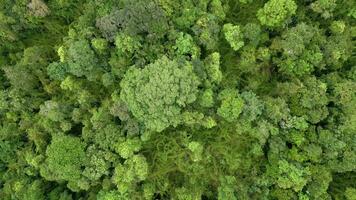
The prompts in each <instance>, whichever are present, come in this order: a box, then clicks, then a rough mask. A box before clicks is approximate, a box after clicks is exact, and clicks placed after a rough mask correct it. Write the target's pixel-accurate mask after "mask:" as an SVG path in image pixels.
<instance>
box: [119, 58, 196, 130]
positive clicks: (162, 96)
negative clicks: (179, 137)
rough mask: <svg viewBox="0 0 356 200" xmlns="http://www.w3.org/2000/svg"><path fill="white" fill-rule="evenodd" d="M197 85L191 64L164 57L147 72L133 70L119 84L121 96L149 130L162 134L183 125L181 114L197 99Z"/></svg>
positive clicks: (146, 70)
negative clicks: (167, 129) (171, 127)
mask: <svg viewBox="0 0 356 200" xmlns="http://www.w3.org/2000/svg"><path fill="white" fill-rule="evenodd" d="M198 85H199V81H198V78H197V76H196V75H195V74H194V72H193V68H192V65H191V64H190V63H189V62H186V61H181V62H179V61H175V60H170V59H168V58H167V57H162V58H160V59H159V60H157V61H156V62H155V63H152V64H149V65H147V66H146V67H145V68H144V69H138V68H135V67H131V69H129V70H128V71H127V72H126V74H125V77H124V79H123V80H122V81H121V83H120V86H121V88H122V90H121V94H120V96H121V99H122V100H123V101H124V102H125V103H126V104H127V106H128V108H129V110H130V111H131V112H132V114H133V115H134V116H135V118H137V119H138V120H139V121H140V122H141V123H143V124H144V125H145V126H146V127H147V129H149V130H153V131H158V132H161V131H163V130H164V129H165V128H167V127H169V126H177V125H178V124H179V123H180V114H181V111H182V110H183V109H184V107H186V106H187V105H189V104H190V103H193V102H194V101H195V100H196V98H197V92H198V88H197V87H198Z"/></svg>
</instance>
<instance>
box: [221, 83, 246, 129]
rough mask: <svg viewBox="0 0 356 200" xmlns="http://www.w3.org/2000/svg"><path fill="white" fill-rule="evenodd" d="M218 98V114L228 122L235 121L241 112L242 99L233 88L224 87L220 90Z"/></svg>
mask: <svg viewBox="0 0 356 200" xmlns="http://www.w3.org/2000/svg"><path fill="white" fill-rule="evenodd" d="M218 99H219V100H220V101H221V105H220V107H219V108H218V110H217V113H218V115H219V116H221V117H222V118H224V119H225V120H226V121H228V122H233V121H235V120H236V119H237V118H238V117H239V116H240V114H241V112H242V109H243V106H244V101H243V100H242V98H241V97H240V96H239V95H238V92H237V91H236V90H234V89H225V90H223V91H222V92H220V94H219V97H218Z"/></svg>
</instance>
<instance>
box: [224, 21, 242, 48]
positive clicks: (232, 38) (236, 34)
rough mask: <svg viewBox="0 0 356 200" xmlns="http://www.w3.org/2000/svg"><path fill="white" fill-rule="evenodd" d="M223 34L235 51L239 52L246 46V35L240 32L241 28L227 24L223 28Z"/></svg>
mask: <svg viewBox="0 0 356 200" xmlns="http://www.w3.org/2000/svg"><path fill="white" fill-rule="evenodd" d="M223 32H224V35H225V39H226V41H227V42H228V43H229V44H230V46H231V47H232V49H233V50H234V51H237V50H239V49H240V48H241V47H243V46H244V44H245V43H244V41H243V38H244V35H243V33H242V31H241V30H240V26H238V25H232V24H225V25H224V27H223Z"/></svg>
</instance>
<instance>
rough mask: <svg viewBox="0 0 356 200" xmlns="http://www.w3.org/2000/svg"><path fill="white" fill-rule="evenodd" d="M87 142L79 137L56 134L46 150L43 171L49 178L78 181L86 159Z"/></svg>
mask: <svg viewBox="0 0 356 200" xmlns="http://www.w3.org/2000/svg"><path fill="white" fill-rule="evenodd" d="M84 148H85V144H84V143H83V142H81V141H80V139H79V138H76V137H72V136H66V135H55V136H53V139H52V142H51V144H50V145H49V146H48V148H47V150H46V156H47V158H46V161H45V163H44V165H43V166H42V168H41V173H42V174H43V176H45V177H46V178H47V179H48V180H67V181H77V180H78V179H79V178H80V176H81V167H82V166H83V163H84V162H85V160H86V155H85V152H84Z"/></svg>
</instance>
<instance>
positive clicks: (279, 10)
mask: <svg viewBox="0 0 356 200" xmlns="http://www.w3.org/2000/svg"><path fill="white" fill-rule="evenodd" d="M296 10H297V5H296V3H295V2H294V1H293V0H270V1H268V2H267V3H266V4H265V5H264V6H263V8H261V9H260V10H258V12H257V17H258V20H260V22H261V24H262V25H266V26H270V27H277V26H281V25H283V23H284V22H285V20H286V19H287V18H288V17H290V16H292V15H294V14H295V13H296Z"/></svg>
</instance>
